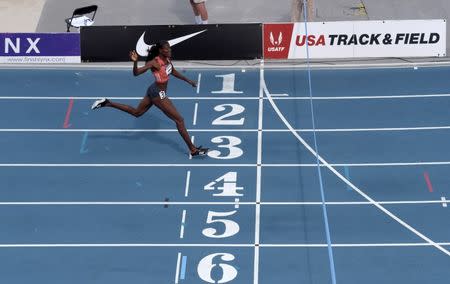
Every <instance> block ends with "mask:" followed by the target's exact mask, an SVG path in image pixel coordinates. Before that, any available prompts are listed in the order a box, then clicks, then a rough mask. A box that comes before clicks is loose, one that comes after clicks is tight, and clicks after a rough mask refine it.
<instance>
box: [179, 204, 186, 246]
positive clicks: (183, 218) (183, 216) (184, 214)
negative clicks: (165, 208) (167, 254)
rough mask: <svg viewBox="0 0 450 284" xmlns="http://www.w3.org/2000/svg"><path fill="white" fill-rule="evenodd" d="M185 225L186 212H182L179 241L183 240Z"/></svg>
mask: <svg viewBox="0 0 450 284" xmlns="http://www.w3.org/2000/svg"><path fill="white" fill-rule="evenodd" d="M185 223H186V210H183V215H182V216H181V226H180V239H183V238H184V225H185Z"/></svg>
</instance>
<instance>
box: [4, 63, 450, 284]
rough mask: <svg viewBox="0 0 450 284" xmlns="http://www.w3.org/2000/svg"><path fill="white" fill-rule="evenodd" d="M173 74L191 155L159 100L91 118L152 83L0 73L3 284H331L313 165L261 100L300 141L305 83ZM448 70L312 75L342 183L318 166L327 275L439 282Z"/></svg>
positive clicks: (325, 147) (445, 239)
mask: <svg viewBox="0 0 450 284" xmlns="http://www.w3.org/2000/svg"><path fill="white" fill-rule="evenodd" d="M183 72H185V75H186V76H188V77H190V78H192V79H195V80H198V79H200V87H199V89H198V90H197V89H195V88H191V87H190V86H189V85H186V84H185V83H184V82H181V81H177V80H175V79H172V80H171V83H170V87H169V92H168V94H169V97H171V98H172V100H173V102H174V104H175V105H176V107H177V108H178V110H179V111H180V113H181V114H182V115H183V117H184V118H185V123H186V126H187V128H188V130H189V133H190V135H191V136H193V137H194V139H195V143H196V144H202V145H204V146H208V147H210V148H211V150H212V151H211V152H210V156H209V157H206V158H203V159H202V158H200V159H189V156H188V153H187V149H186V146H185V145H184V143H183V141H182V139H181V138H180V136H179V134H178V133H177V131H176V128H175V126H174V124H173V122H172V121H170V120H169V119H168V118H167V117H166V116H165V115H164V114H162V113H161V112H160V111H159V110H158V109H157V108H151V109H150V111H149V112H147V113H146V114H145V115H143V116H142V117H140V118H134V117H132V116H130V115H127V114H125V113H122V112H120V111H117V110H114V109H100V110H97V111H91V110H90V105H91V104H92V102H93V100H95V99H96V98H98V97H108V98H110V99H112V100H114V101H118V102H122V103H126V104H131V105H137V103H138V102H139V100H140V98H141V97H142V96H143V95H144V93H145V90H146V86H147V85H148V84H149V83H150V82H151V78H149V76H145V75H144V76H140V77H137V78H136V77H133V76H132V75H131V71H130V70H126V71H125V70H89V69H86V70H85V69H80V70H57V69H55V70H44V69H39V70H26V69H23V70H17V69H14V70H8V69H0V118H1V119H0V231H1V232H2V233H1V234H0V277H1V278H0V280H1V281H0V282H2V283H3V282H4V283H8V284H19V283H46V284H47V283H64V284H72V283H74V284H75V283H77V284H79V283H86V284H87V283H96V284H97V283H105V284H106V283H108V284H116V283H177V284H178V283H180V284H181V283H243V284H248V283H254V284H256V283H262V284H272V283H331V277H332V276H331V273H330V270H331V269H330V264H329V255H328V251H327V246H328V244H327V240H326V234H325V224H324V216H323V211H322V203H321V197H320V189H319V179H318V175H317V168H316V158H315V156H314V155H313V154H312V153H311V152H309V151H308V150H307V149H306V147H305V146H304V145H303V144H302V143H300V141H299V140H298V139H297V138H296V137H295V136H294V135H293V133H291V132H290V131H289V130H288V129H287V127H286V125H285V122H283V121H282V119H280V115H279V114H278V113H277V112H276V111H275V110H274V108H273V107H272V105H271V103H270V100H269V99H268V98H269V96H270V97H271V98H273V101H274V103H275V104H276V106H277V107H278V108H279V109H280V111H281V113H282V115H283V116H284V117H285V118H286V120H287V122H288V123H289V124H290V125H291V126H292V127H293V128H294V129H295V131H296V132H297V133H299V134H300V136H301V137H302V138H303V139H304V140H305V141H306V142H307V143H308V144H309V145H311V146H312V145H313V133H312V129H311V128H312V121H311V109H310V101H309V92H308V81H307V73H306V72H305V71H303V70H290V69H289V70H288V69H280V70H276V69H269V70H265V71H264V72H260V70H258V69H254V70H251V69H250V70H245V72H243V70H241V69H228V70H225V69H216V70H214V69H208V70H187V71H185V70H183ZM262 75H264V76H263V77H262ZM448 78H450V68H447V67H436V68H419V69H417V70H414V69H413V68H387V69H345V70H344V69H341V70H339V69H337V70H313V71H312V87H313V90H314V100H313V103H314V113H315V119H316V121H315V123H316V128H317V133H316V135H317V139H318V148H319V152H320V155H321V156H322V157H323V158H324V159H325V160H326V161H327V162H328V163H330V164H331V166H332V167H333V168H334V169H336V170H337V171H338V172H339V173H340V174H341V175H342V176H343V178H340V177H338V176H337V175H336V174H335V173H333V172H332V171H330V170H329V169H327V168H326V167H325V166H324V165H322V166H323V167H322V178H323V181H324V190H325V193H326V208H327V211H328V221H329V227H330V233H331V245H332V252H333V258H334V263H335V269H336V280H337V283H346V284H352V283H355V284H359V283H366V284H375V283H376V284H379V283H395V284H397V283H420V284H422V283H447V282H448V279H450V269H449V267H450V256H449V255H446V253H445V252H448V251H449V250H450V229H449V228H450V211H449V210H450V209H449V206H448V199H450V194H449V188H448V184H449V182H450V178H449V175H448V171H449V170H450V154H449V151H448V144H449V141H450V116H449V113H450V112H449V109H450V84H449V80H448ZM226 82H227V83H226ZM261 83H265V84H266V85H267V87H268V90H269V91H270V94H267V93H266V92H262V90H260V86H261ZM224 115H227V116H226V117H224V118H223V119H219V117H221V116H224ZM227 144H233V146H226V145H227ZM346 181H350V182H351V183H352V184H353V185H354V186H356V187H357V188H358V189H359V190H361V191H362V192H364V193H365V194H367V195H368V196H370V197H371V198H372V199H374V200H375V201H376V202H380V203H379V205H380V206H383V208H385V209H387V210H389V211H390V212H391V213H392V214H394V215H395V216H396V217H398V218H399V219H400V220H401V221H403V222H406V223H407V224H409V225H410V226H411V227H412V228H413V230H414V231H412V230H410V229H407V228H406V227H405V226H403V225H402V224H400V222H399V221H398V220H396V219H395V218H393V217H392V216H389V215H388V214H386V213H385V212H382V211H381V210H380V209H379V208H377V207H376V206H375V205H374V204H372V203H371V202H369V201H368V200H366V199H365V198H364V197H363V196H362V195H361V194H359V193H358V192H356V191H355V190H354V189H352V188H351V187H350V186H349V185H348V183H346ZM415 232H420V233H421V234H423V235H424V236H426V237H427V238H429V239H431V240H432V242H434V243H432V242H429V241H426V240H424V238H422V237H420V235H418V234H417V233H415ZM439 248H441V250H439Z"/></svg>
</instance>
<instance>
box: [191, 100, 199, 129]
mask: <svg viewBox="0 0 450 284" xmlns="http://www.w3.org/2000/svg"><path fill="white" fill-rule="evenodd" d="M197 113H198V103H195V107H194V118H193V119H192V125H197Z"/></svg>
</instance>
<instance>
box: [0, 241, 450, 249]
mask: <svg viewBox="0 0 450 284" xmlns="http://www.w3.org/2000/svg"><path fill="white" fill-rule="evenodd" d="M437 244H438V245H440V246H450V242H441V243H437ZM254 246H255V244H202V243H199V244H169V243H167V244H152V243H134V244H127V243H123V244H113V243H109V244H86V243H78V244H74V243H72V244H67V243H65V244H55V243H53V244H0V248H90V247H110V248H114V247H120V248H123V247H163V248H164V247H194V248H196V247H206V248H224V247H237V248H252V247H254ZM327 246H328V244H260V247H274V248H296V247H297V248H324V247H327ZM332 246H333V247H339V248H354V247H359V248H370V247H431V246H433V245H431V244H430V243H367V244H350V243H349V244H336V243H334V244H332Z"/></svg>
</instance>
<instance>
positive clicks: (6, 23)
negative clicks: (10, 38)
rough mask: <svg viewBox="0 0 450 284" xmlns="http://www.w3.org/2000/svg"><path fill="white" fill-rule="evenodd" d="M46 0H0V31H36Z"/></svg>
mask: <svg viewBox="0 0 450 284" xmlns="http://www.w3.org/2000/svg"><path fill="white" fill-rule="evenodd" d="M44 3H45V0H0V32H2V33H7V32H9V33H19V32H34V31H35V30H36V26H37V23H38V21H39V18H40V16H41V12H42V8H43V6H44Z"/></svg>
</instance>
